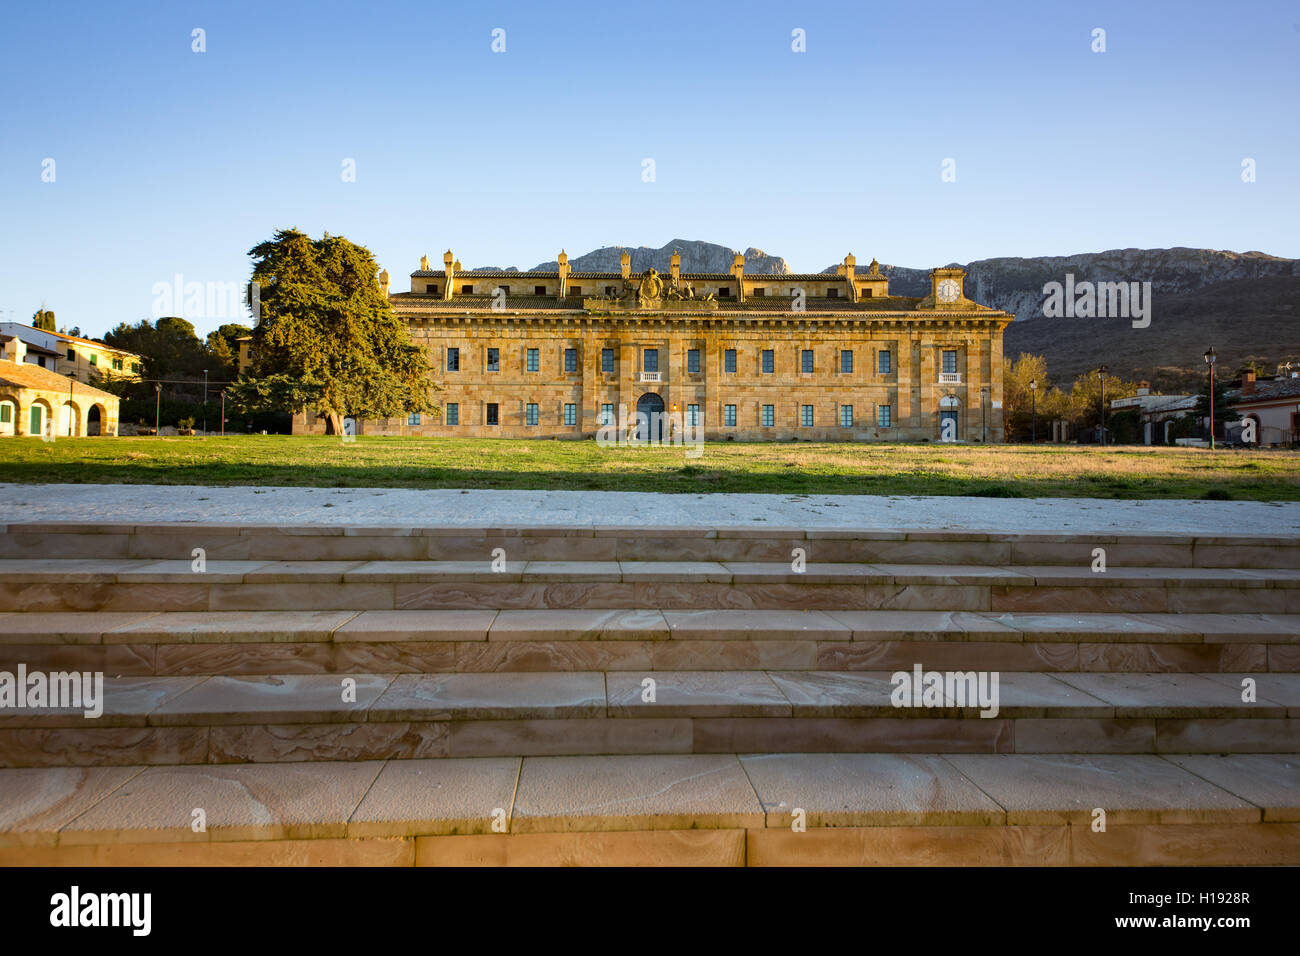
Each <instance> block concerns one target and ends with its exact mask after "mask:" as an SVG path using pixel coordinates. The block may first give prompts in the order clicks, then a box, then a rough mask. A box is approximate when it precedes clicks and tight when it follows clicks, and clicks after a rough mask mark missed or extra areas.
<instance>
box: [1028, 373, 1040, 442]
mask: <svg viewBox="0 0 1300 956" xmlns="http://www.w3.org/2000/svg"><path fill="white" fill-rule="evenodd" d="M1029 408H1030V426H1029V444H1031V445H1036V444H1038V379H1036V378H1035V379H1031V380H1030V382H1029Z"/></svg>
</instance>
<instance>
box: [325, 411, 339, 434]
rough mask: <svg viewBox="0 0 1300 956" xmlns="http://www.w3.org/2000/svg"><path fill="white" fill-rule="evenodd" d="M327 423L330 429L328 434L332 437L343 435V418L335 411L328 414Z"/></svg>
mask: <svg viewBox="0 0 1300 956" xmlns="http://www.w3.org/2000/svg"><path fill="white" fill-rule="evenodd" d="M326 421H327V422H328V423H329V429H328V431H327V433H328V434H330V435H342V434H343V418H342V416H341V415H339V413H338V412H335V411H330V412H327V413H326Z"/></svg>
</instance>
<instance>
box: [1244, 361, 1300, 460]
mask: <svg viewBox="0 0 1300 956" xmlns="http://www.w3.org/2000/svg"><path fill="white" fill-rule="evenodd" d="M1227 399H1228V404H1229V405H1230V406H1231V407H1232V408H1233V409H1235V410H1236V411H1237V412H1238V413H1239V414H1240V415H1241V417H1242V421H1240V422H1233V423H1231V424H1230V425H1229V426H1228V427H1229V429H1230V430H1231V431H1232V432H1233V433H1234V435H1235V434H1236V433H1238V432H1239V430H1240V429H1241V428H1243V427H1244V424H1245V421H1246V420H1247V419H1254V421H1255V434H1256V438H1257V444H1259V445H1261V446H1269V445H1289V444H1291V443H1292V442H1294V441H1297V440H1300V373H1296V372H1292V373H1291V374H1290V376H1287V377H1283V376H1278V377H1277V378H1274V379H1270V380H1266V381H1263V382H1260V381H1257V380H1256V377H1255V373H1254V372H1253V371H1247V372H1243V373H1242V376H1241V388H1239V389H1233V390H1231V391H1229V392H1228V393H1227Z"/></svg>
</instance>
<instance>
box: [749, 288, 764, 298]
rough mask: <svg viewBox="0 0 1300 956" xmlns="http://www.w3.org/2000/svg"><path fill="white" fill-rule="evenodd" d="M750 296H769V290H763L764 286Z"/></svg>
mask: <svg viewBox="0 0 1300 956" xmlns="http://www.w3.org/2000/svg"><path fill="white" fill-rule="evenodd" d="M750 295H753V296H761V295H767V289H765V288H763V286H759V287H758V288H756V289H755V290H754V291H753V292H751V293H750Z"/></svg>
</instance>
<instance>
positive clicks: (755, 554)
mask: <svg viewBox="0 0 1300 956" xmlns="http://www.w3.org/2000/svg"><path fill="white" fill-rule="evenodd" d="M1099 547H1100V548H1104V549H1105V550H1106V557H1107V561H1108V563H1110V564H1115V565H1124V566H1150V567H1188V568H1190V567H1203V568H1210V567H1228V568H1233V567H1235V568H1292V569H1300V539H1298V538H1297V537H1296V536H1294V535H1276V536H1261V535H1255V536H1232V535H1215V536H1208V535H1180V534H1154V535H1153V534H1132V535H1116V534H1083V533H1080V534H1061V533H1052V534H1044V533H1020V532H987V533H985V532H974V531H963V530H928V531H917V530H907V529H899V530H890V531H881V530H877V529H857V530H855V529H852V528H837V529H833V530H832V529H824V528H823V529H819V528H807V529H805V528H776V527H773V528H750V527H744V528H736V527H720V528H700V527H663V526H653V525H651V526H647V527H643V528H630V527H629V528H621V527H501V528H461V527H446V526H440V527H412V528H388V527H381V528H370V527H356V526H343V525H283V526H275V525H224V526H223V525H214V524H206V523H185V522H177V523H171V524H121V523H104V524H76V523H58V522H29V523H11V524H9V525H7V526H0V558H21V559H31V558H59V557H64V558H82V557H84V556H86V555H96V556H98V557H102V558H109V557H112V558H152V559H167V560H181V561H185V562H187V563H188V562H189V561H190V559H191V557H192V553H193V550H194V549H195V548H203V549H204V551H205V552H206V555H207V557H208V559H209V560H218V559H220V560H233V561H425V560H458V561H462V560H469V561H488V560H491V559H492V556H493V552H494V551H495V550H496V549H498V548H500V549H502V550H503V551H504V552H505V554H506V557H507V559H508V560H510V561H548V560H549V561H647V560H648V561H742V562H745V561H760V562H788V561H790V560H791V558H792V557H793V555H792V552H793V551H794V550H795V549H796V548H798V549H801V550H802V551H803V552H804V555H805V558H806V560H808V561H810V562H821V563H828V562H829V563H838V562H886V563H904V564H918V563H919V564H982V565H1008V564H1011V565H1077V566H1088V565H1090V564H1091V563H1092V561H1093V550H1094V549H1095V548H1099Z"/></svg>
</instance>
